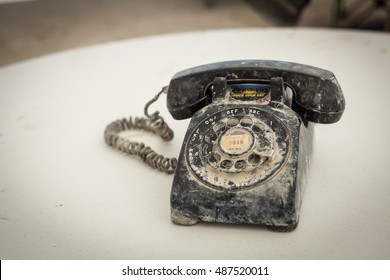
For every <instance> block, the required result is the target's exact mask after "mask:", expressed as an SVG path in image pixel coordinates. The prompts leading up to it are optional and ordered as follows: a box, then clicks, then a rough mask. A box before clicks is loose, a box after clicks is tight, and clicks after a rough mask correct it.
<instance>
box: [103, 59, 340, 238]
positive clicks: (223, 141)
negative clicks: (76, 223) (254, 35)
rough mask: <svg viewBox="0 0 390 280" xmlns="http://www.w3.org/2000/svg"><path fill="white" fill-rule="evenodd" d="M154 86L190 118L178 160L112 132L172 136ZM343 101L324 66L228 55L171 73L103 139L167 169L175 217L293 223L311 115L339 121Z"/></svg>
mask: <svg viewBox="0 0 390 280" xmlns="http://www.w3.org/2000/svg"><path fill="white" fill-rule="evenodd" d="M162 92H165V93H167V106H168V110H169V112H170V113H171V115H172V116H173V118H175V119H178V120H180V119H186V118H190V117H192V119H191V122H190V124H189V127H188V130H187V133H186V135H185V138H184V142H183V146H182V148H181V152H180V156H179V158H178V159H177V160H176V159H175V158H165V157H164V156H162V155H159V154H157V153H156V152H155V151H153V150H152V149H151V148H150V147H147V146H145V145H144V144H143V143H138V142H131V141H129V140H128V139H124V138H123V137H121V136H120V135H119V133H120V132H121V131H123V130H127V129H145V130H148V131H151V132H154V133H156V134H158V135H160V136H161V137H162V139H164V140H170V139H172V137H173V132H172V130H171V129H170V128H169V127H168V126H167V125H166V123H165V122H164V120H163V118H162V117H161V116H159V113H158V112H156V113H154V114H152V115H150V114H149V113H148V107H149V105H150V104H151V103H152V102H154V101H155V100H156V99H157V98H158V97H159V96H160V94H161V93H162ZM344 108H345V100H344V96H343V93H342V91H341V88H340V86H339V84H338V82H337V80H336V78H335V76H334V75H333V73H331V72H329V71H327V70H323V69H320V68H316V67H312V66H307V65H302V64H296V63H291V62H283V61H271V60H239V61H226V62H219V63H213V64H207V65H202V66H198V67H194V68H191V69H187V70H184V71H181V72H179V73H177V74H176V75H175V76H173V78H172V80H171V82H170V84H169V86H168V87H165V88H163V90H162V91H161V92H160V93H159V94H158V95H157V96H156V97H155V98H154V99H152V100H151V101H150V102H148V103H147V105H146V107H145V115H146V118H135V119H132V118H130V119H128V120H126V119H123V120H118V121H116V122H113V123H111V124H110V125H109V126H107V128H106V131H105V140H106V142H107V144H109V145H111V146H114V147H117V148H118V149H120V150H122V151H124V152H127V153H129V154H134V155H138V156H140V157H141V158H142V159H143V161H145V162H146V163H148V164H149V165H151V166H152V167H155V168H158V169H160V170H161V171H164V172H166V173H174V179H173V184H172V191H171V219H172V221H173V222H174V223H176V224H180V225H193V224H196V223H197V222H199V221H206V222H219V223H235V224H258V225H265V226H268V227H269V228H270V229H272V230H278V231H290V230H293V229H294V228H295V227H296V226H297V224H298V219H299V211H300V206H301V197H302V189H303V186H304V184H305V182H306V177H307V170H308V166H309V160H310V154H311V145H312V143H311V142H312V136H313V124H312V123H334V122H337V121H338V120H339V119H340V118H341V116H342V114H343V111H344Z"/></svg>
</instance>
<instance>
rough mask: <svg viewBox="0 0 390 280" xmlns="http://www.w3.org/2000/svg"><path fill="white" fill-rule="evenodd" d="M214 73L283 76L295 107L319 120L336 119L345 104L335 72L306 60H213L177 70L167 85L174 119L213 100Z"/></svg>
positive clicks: (255, 77) (257, 77)
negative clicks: (289, 88) (209, 93)
mask: <svg viewBox="0 0 390 280" xmlns="http://www.w3.org/2000/svg"><path fill="white" fill-rule="evenodd" d="M215 77H225V78H226V79H227V80H228V82H229V81H233V82H234V81H237V80H259V81H270V80H271V78H273V77H281V78H283V81H284V82H285V83H286V84H287V85H289V86H290V87H291V88H292V89H293V91H294V98H293V104H292V109H293V110H294V111H296V112H297V113H298V114H299V115H300V116H301V117H302V118H303V119H306V120H308V121H311V122H316V123H334V122H337V121H338V120H339V119H340V118H341V116H342V114H343V112H344V108H345V100H344V96H343V92H342V90H341V88H340V86H339V84H338V82H337V80H336V77H335V76H334V75H333V73H332V72H330V71H327V70H324V69H321V68H317V67H313V66H308V65H303V64H297V63H292V62H285V61H274V60H237V61H226V62H219V63H212V64H207V65H202V66H198V67H194V68H190V69H187V70H184V71H181V72H179V73H177V74H176V75H175V76H174V77H173V78H172V80H171V82H170V84H169V89H168V97H167V106H168V110H169V112H170V113H171V115H172V116H173V117H174V118H175V119H186V118H189V117H191V116H192V115H193V114H194V113H195V112H196V111H198V110H199V109H201V108H202V107H204V106H206V105H207V104H209V103H210V102H211V96H209V95H208V94H207V93H206V90H207V88H208V87H209V86H210V85H211V84H212V83H213V81H214V78H215Z"/></svg>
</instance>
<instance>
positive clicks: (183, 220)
mask: <svg viewBox="0 0 390 280" xmlns="http://www.w3.org/2000/svg"><path fill="white" fill-rule="evenodd" d="M171 221H172V222H173V223H175V224H177V225H181V226H193V225H196V224H197V223H198V222H199V220H197V219H193V218H189V217H186V216H182V215H177V214H175V213H171Z"/></svg>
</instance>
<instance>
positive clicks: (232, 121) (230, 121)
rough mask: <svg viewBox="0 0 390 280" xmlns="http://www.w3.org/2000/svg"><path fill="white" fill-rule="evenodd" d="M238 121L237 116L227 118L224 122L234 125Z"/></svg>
mask: <svg viewBox="0 0 390 280" xmlns="http://www.w3.org/2000/svg"><path fill="white" fill-rule="evenodd" d="M239 122H240V121H239V120H238V119H237V118H228V119H227V122H226V123H227V125H228V126H235V125H237V124H238V123H239Z"/></svg>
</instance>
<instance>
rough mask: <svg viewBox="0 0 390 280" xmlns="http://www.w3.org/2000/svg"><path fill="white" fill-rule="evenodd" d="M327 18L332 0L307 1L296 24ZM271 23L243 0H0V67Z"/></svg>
mask: <svg viewBox="0 0 390 280" xmlns="http://www.w3.org/2000/svg"><path fill="white" fill-rule="evenodd" d="M210 2H211V3H213V5H211V6H210V5H208V3H210ZM331 19H332V1H330V0H312V1H311V3H310V5H309V6H308V7H307V8H306V9H305V11H304V12H303V14H302V16H301V18H300V20H299V22H298V24H297V25H298V26H312V27H329V26H330V24H331ZM274 25H275V24H274V22H273V21H272V20H270V19H268V18H265V17H264V16H263V15H261V14H260V13H259V12H258V11H256V10H254V9H253V8H252V7H251V6H250V5H249V4H248V3H247V2H245V1H244V0H129V1H126V0H110V1H108V0H106V1H105V0H29V1H28V0H27V1H23V0H0V66H1V65H6V64H10V63H14V62H18V61H22V60H25V59H29V58H33V57H36V56H40V55H44V54H47V53H51V52H56V51H61V50H66V49H70V48H77V47H80V46H86V45H92V44H97V43H102V42H108V41H113V40H121V39H128V38H134V37H140V36H149V35H156V34H164V33H173V32H185V31H193V30H207V29H220V28H240V27H269V26H274Z"/></svg>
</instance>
